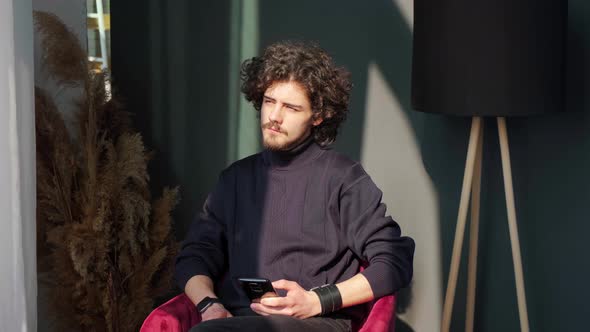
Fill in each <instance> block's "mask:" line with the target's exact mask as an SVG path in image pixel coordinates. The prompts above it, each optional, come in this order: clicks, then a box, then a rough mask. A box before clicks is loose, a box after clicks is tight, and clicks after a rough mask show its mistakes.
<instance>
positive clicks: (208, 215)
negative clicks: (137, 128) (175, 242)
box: [174, 173, 231, 290]
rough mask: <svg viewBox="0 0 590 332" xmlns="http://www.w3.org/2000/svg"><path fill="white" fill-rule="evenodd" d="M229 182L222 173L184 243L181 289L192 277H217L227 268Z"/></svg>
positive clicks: (178, 262)
mask: <svg viewBox="0 0 590 332" xmlns="http://www.w3.org/2000/svg"><path fill="white" fill-rule="evenodd" d="M226 182H227V179H226V178H225V177H224V174H223V173H222V175H221V176H220V178H219V181H218V183H217V185H216V187H215V189H214V190H213V191H212V192H211V193H210V194H209V195H208V197H207V200H206V201H205V204H204V206H203V209H202V211H201V212H200V213H199V214H198V216H197V217H196V218H195V220H194V221H193V222H192V224H191V226H190V229H189V232H188V233H187V235H186V237H185V239H184V241H183V243H182V245H181V248H180V252H179V254H178V256H177V257H176V266H175V273H174V278H175V280H176V283H177V285H178V287H180V289H183V290H184V288H185V286H186V283H187V282H188V280H189V279H190V278H192V277H193V276H196V275H205V276H208V277H210V278H211V279H213V280H216V279H217V278H219V277H220V276H221V273H222V272H223V271H224V269H225V265H226V258H227V238H226V220H225V218H226V211H225V205H224V204H225V203H226V202H224V200H223V198H228V195H226V194H227V189H226V188H227V187H228V186H227V183H226ZM229 197H231V196H229Z"/></svg>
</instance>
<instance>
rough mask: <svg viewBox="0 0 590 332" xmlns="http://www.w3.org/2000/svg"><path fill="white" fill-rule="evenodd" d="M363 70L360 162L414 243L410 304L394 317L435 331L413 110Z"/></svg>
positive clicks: (430, 239) (431, 242) (437, 292)
mask: <svg viewBox="0 0 590 332" xmlns="http://www.w3.org/2000/svg"><path fill="white" fill-rule="evenodd" d="M368 71H369V72H368V85H367V101H366V107H365V109H366V120H365V128H364V130H363V132H364V134H363V143H362V149H361V151H362V152H361V162H362V164H363V166H364V167H365V169H366V170H367V172H368V173H369V174H370V175H371V177H372V179H373V181H374V182H375V183H376V184H377V185H378V186H379V187H380V188H381V190H382V191H383V202H384V203H386V204H387V207H388V213H389V214H391V216H392V217H393V219H394V220H396V221H397V222H398V223H399V224H400V226H401V228H402V233H403V234H407V235H409V236H411V237H412V238H414V240H415V241H416V247H417V249H416V255H415V258H414V280H413V286H412V303H411V304H410V306H409V308H408V309H407V311H406V313H405V314H403V315H401V316H400V317H401V318H402V320H404V321H405V322H406V323H408V324H409V325H410V326H411V327H412V328H413V329H414V331H417V332H418V331H419V332H422V331H438V330H440V315H441V310H442V307H441V304H442V298H441V296H442V286H441V280H442V278H441V268H440V266H441V262H440V260H441V253H440V234H439V221H438V216H439V213H438V199H437V193H436V190H435V188H434V185H433V183H432V181H431V179H430V176H429V175H428V173H427V172H426V170H425V169H424V165H423V162H422V157H421V153H420V146H419V142H418V140H417V137H416V134H415V132H414V128H412V124H411V123H410V121H409V119H408V117H407V114H406V113H407V112H413V111H412V110H404V109H402V107H401V105H400V103H399V102H398V100H397V99H396V97H395V95H394V94H393V93H392V92H391V91H390V89H389V87H388V85H387V83H386V81H385V79H384V78H383V75H382V74H381V72H380V70H379V68H378V67H377V66H376V65H375V64H374V63H371V64H370V65H369V69H368ZM426 317H427V318H426ZM425 318H426V319H425Z"/></svg>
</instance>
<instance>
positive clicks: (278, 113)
mask: <svg viewBox="0 0 590 332" xmlns="http://www.w3.org/2000/svg"><path fill="white" fill-rule="evenodd" d="M282 110H283V107H282V105H281V103H276V104H275V105H274V107H273V109H272V110H271V111H270V114H269V115H268V119H269V120H270V121H272V122H276V123H279V124H280V123H282V122H283V111H282Z"/></svg>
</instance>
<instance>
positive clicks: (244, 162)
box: [221, 152, 262, 175]
mask: <svg viewBox="0 0 590 332" xmlns="http://www.w3.org/2000/svg"><path fill="white" fill-rule="evenodd" d="M261 154H262V153H261V152H258V153H255V154H252V155H249V156H247V157H245V158H242V159H239V160H236V161H234V162H233V163H231V164H230V165H229V166H227V167H226V168H225V169H224V170H223V171H222V172H221V174H222V175H227V174H232V173H235V172H241V171H251V170H253V169H254V168H255V167H256V165H257V163H258V162H259V161H260V160H261V158H262V155H261Z"/></svg>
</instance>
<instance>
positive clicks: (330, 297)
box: [311, 284, 342, 316]
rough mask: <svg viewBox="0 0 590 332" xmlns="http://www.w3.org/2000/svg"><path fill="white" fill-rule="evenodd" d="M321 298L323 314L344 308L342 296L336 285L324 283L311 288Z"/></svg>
mask: <svg viewBox="0 0 590 332" xmlns="http://www.w3.org/2000/svg"><path fill="white" fill-rule="evenodd" d="M311 290H312V291H314V292H315V293H316V294H318V297H319V298H320V305H321V306H322V313H321V315H322V316H324V315H327V314H329V313H332V312H334V311H337V310H338V309H340V308H342V296H341V295H340V291H339V290H338V287H336V285H330V284H329V285H323V286H320V287H315V288H312V289H311Z"/></svg>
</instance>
